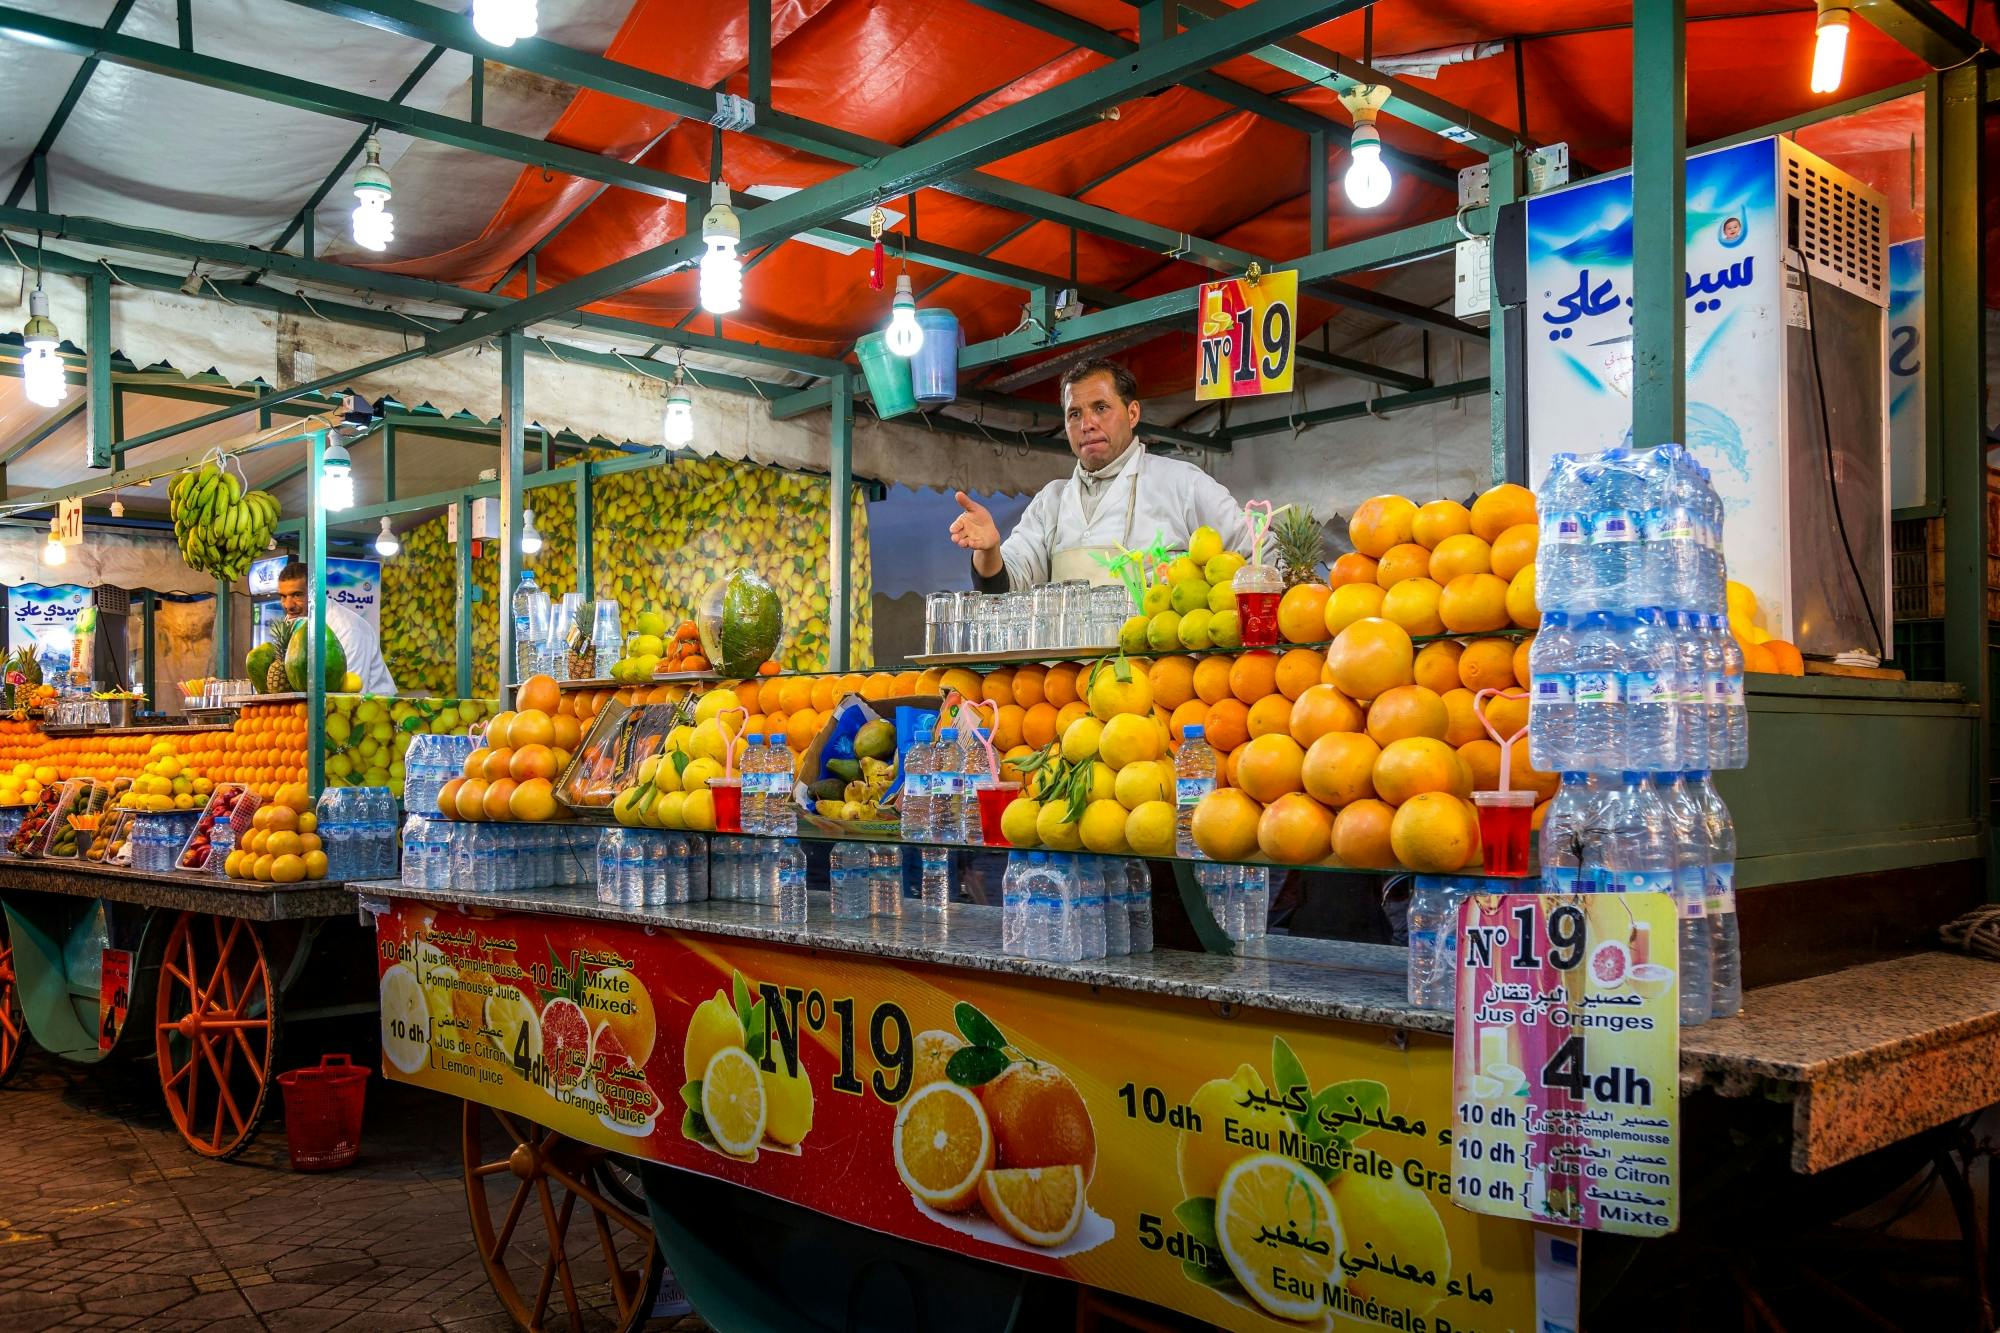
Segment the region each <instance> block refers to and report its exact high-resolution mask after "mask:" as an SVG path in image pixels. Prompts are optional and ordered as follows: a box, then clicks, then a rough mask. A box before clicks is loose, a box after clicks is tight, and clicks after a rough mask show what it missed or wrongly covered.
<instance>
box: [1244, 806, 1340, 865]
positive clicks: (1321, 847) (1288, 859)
mask: <svg viewBox="0 0 2000 1333" xmlns="http://www.w3.org/2000/svg"><path fill="white" fill-rule="evenodd" d="M1332 840H1333V812H1332V811H1331V810H1329V809H1327V808H1326V807H1325V806H1323V805H1321V804H1320V803H1319V802H1318V801H1315V800H1314V799H1313V798H1312V797H1310V796H1307V795H1305V794H1304V793H1303V792H1289V793H1287V794H1286V795H1284V796H1280V797H1279V798H1278V799H1277V800H1275V801H1273V802H1271V804H1269V805H1268V806H1265V807H1264V814H1263V816H1262V817H1261V818H1260V819H1259V820H1258V821H1257V847H1258V850H1259V851H1261V852H1263V853H1264V855H1266V856H1268V857H1270V858H1271V859H1272V860H1273V861H1278V862H1281V863H1283V864H1285V865H1311V864H1313V863H1315V862H1319V861H1324V860H1325V859H1326V856H1327V853H1328V852H1329V851H1330V850H1332V845H1333V843H1332Z"/></svg>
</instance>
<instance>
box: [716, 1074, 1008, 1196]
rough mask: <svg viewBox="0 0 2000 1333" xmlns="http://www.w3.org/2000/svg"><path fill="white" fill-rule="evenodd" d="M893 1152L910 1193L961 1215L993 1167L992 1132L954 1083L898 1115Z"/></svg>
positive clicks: (915, 1099) (916, 1097)
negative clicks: (982, 1178)
mask: <svg viewBox="0 0 2000 1333" xmlns="http://www.w3.org/2000/svg"><path fill="white" fill-rule="evenodd" d="M705 1095H706V1089H704V1096H705ZM894 1150H895V1154H896V1174H897V1175H899V1176H901V1177H902V1178H903V1184H904V1185H906V1186H907V1187H908V1188H909V1191H910V1193H911V1194H913V1195H915V1196H916V1197H917V1198H918V1199H920V1200H922V1201H923V1202H924V1203H927V1204H929V1205H930V1206H931V1207H933V1208H939V1209H943V1210H944V1211H946V1212H954V1213H955V1212H963V1211H964V1210H965V1209H967V1208H969V1207H971V1205H972V1202H973V1200H974V1199H975V1198H976V1197H977V1196H978V1192H979V1178H980V1176H982V1175H984V1174H985V1172H986V1170H987V1168H989V1167H991V1166H992V1165H993V1129H992V1126H991V1125H990V1124H988V1123H987V1120H986V1111H985V1108H983V1107H981V1106H980V1104H979V1099H978V1098H977V1097H975V1096H973V1095H972V1094H971V1093H970V1092H967V1091H966V1090H965V1089H964V1088H961V1087H959V1086H958V1085H957V1084H956V1083H949V1082H946V1083H929V1084H926V1085H925V1086H923V1087H922V1088H919V1089H918V1090H917V1091H916V1092H915V1093H914V1094H913V1095H912V1096H911V1097H910V1100H908V1101H907V1102H904V1103H903V1109H902V1110H901V1111H899V1112H898V1113H897V1115H896V1131H895V1137H894Z"/></svg>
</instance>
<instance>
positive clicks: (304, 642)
mask: <svg viewBox="0 0 2000 1333" xmlns="http://www.w3.org/2000/svg"><path fill="white" fill-rule="evenodd" d="M320 633H322V634H324V635H325V636H326V688H327V689H329V690H338V689H339V688H340V684H341V682H342V681H343V680H345V679H346V678H347V654H346V653H344V652H342V651H341V648H340V640H339V639H336V638H334V637H333V631H332V630H330V629H328V630H321V631H320ZM311 644H312V641H311V640H309V639H308V638H306V622H305V621H303V620H301V621H300V622H299V624H298V628H297V629H295V630H293V631H292V642H291V646H290V647H288V648H286V649H285V675H286V677H287V678H288V679H289V680H290V681H291V682H292V688H293V689H295V690H303V689H304V688H305V687H306V654H307V653H308V652H310V651H311Z"/></svg>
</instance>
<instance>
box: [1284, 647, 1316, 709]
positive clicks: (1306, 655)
mask: <svg viewBox="0 0 2000 1333" xmlns="http://www.w3.org/2000/svg"><path fill="white" fill-rule="evenodd" d="M1325 666H1326V654H1325V653H1322V652H1316V651H1314V650H1313V649H1311V648H1293V649H1290V650H1288V651H1287V652H1286V653H1285V655H1284V656H1283V657H1280V658H1279V659H1278V669H1277V671H1276V672H1275V673H1274V674H1273V677H1272V679H1273V681H1274V683H1275V684H1276V685H1277V687H1278V693H1280V694H1282V695H1284V696H1285V697H1286V698H1287V699H1297V698H1298V697H1299V696H1300V695H1302V694H1304V693H1305V692H1306V691H1307V690H1309V689H1311V688H1312V687H1313V686H1315V685H1317V684H1319V673H1320V671H1321V670H1322V669H1323V668H1324V667H1325Z"/></svg>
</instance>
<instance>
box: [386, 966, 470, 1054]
mask: <svg viewBox="0 0 2000 1333" xmlns="http://www.w3.org/2000/svg"><path fill="white" fill-rule="evenodd" d="M446 970H449V969H446ZM454 975H456V974H454ZM381 1002H382V1054H383V1055H384V1056H386V1057H388V1060H389V1063H390V1064H392V1065H394V1066H396V1068H398V1069H400V1070H402V1071H403V1072H404V1073H405V1074H414V1073H416V1072H417V1071H418V1070H420V1069H422V1068H423V1067H424V1064H425V1062H426V1061H428V1060H429V1058H430V1030H431V1011H430V1006H429V1005H428V1004H427V1003H426V1002H425V998H424V988H423V987H422V986H420V985H418V984H417V974H416V973H414V972H412V971H410V969H409V968H408V966H406V965H405V964H402V963H394V964H391V965H390V967H389V968H388V970H387V971H385V972H383V973H382V983H381Z"/></svg>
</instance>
